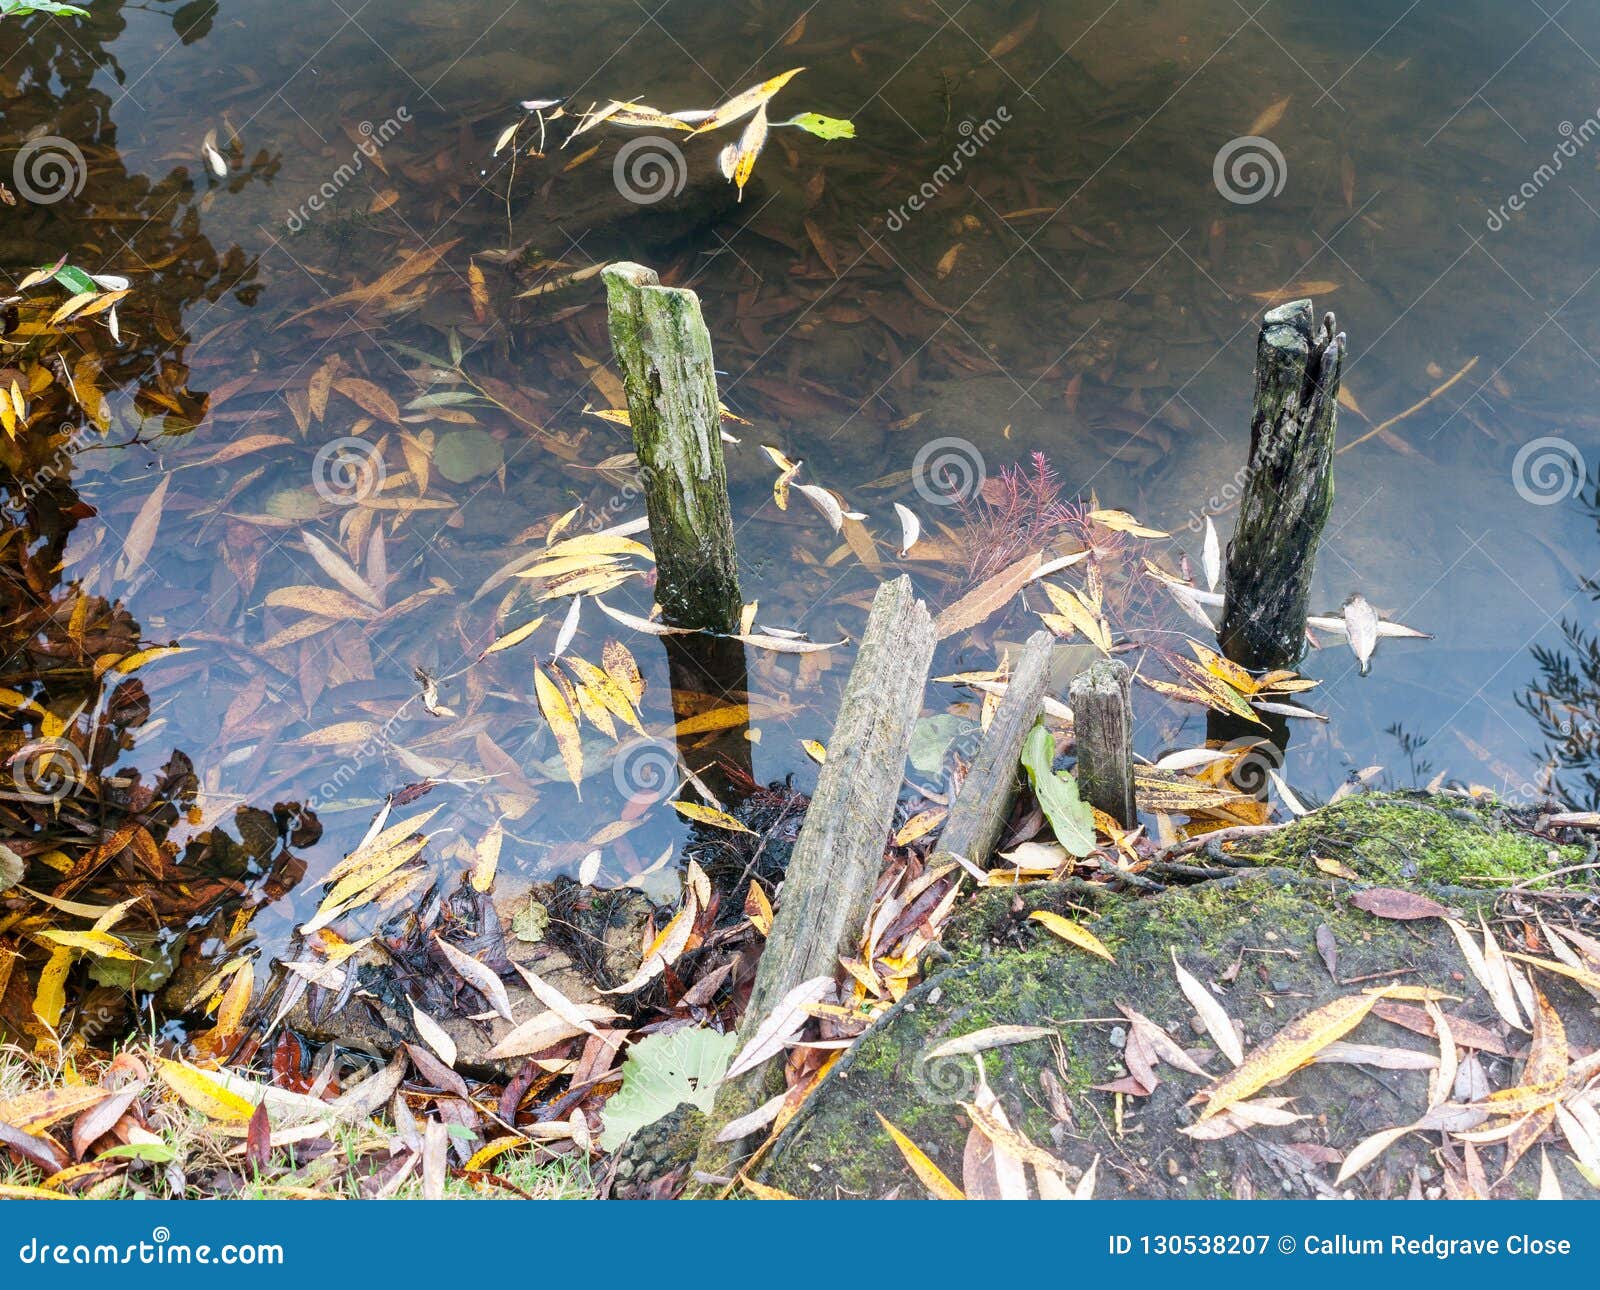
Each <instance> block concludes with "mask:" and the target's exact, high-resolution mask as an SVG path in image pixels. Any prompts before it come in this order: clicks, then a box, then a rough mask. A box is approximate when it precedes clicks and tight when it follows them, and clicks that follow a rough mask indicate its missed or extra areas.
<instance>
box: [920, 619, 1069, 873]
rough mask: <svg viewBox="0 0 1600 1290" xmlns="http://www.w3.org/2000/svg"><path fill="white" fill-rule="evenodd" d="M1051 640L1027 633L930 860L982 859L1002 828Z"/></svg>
mask: <svg viewBox="0 0 1600 1290" xmlns="http://www.w3.org/2000/svg"><path fill="white" fill-rule="evenodd" d="M1053 640H1054V637H1053V636H1052V635H1051V634H1050V633H1049V632H1042V631H1041V632H1035V633H1034V634H1033V635H1032V636H1030V637H1029V638H1028V643H1027V646H1026V647H1025V648H1024V649H1023V651H1022V657H1021V658H1020V659H1018V660H1017V665H1016V667H1015V668H1014V669H1012V672H1011V679H1010V680H1008V681H1007V682H1006V694H1005V698H1003V699H1002V700H1001V701H1000V707H999V709H998V710H997V711H996V712H995V714H994V719H993V720H991V721H990V722H989V728H988V729H987V730H985V731H984V732H983V740H982V742H981V743H980V744H979V745H978V755H977V756H976V757H975V758H974V759H973V762H972V766H971V768H970V769H969V770H968V771H967V778H966V779H965V781H963V783H962V785H961V791H960V792H959V793H957V794H956V800H955V804H954V805H953V806H952V807H951V808H950V817H949V818H948V819H947V820H946V821H945V823H944V830H943V832H941V833H940V835H939V846H938V849H937V850H936V851H935V852H934V855H933V858H932V860H931V861H930V862H929V863H930V865H939V864H943V863H945V862H947V861H949V860H952V859H953V858H954V857H955V856H961V857H963V858H964V859H966V860H970V861H971V862H972V863H973V864H976V865H982V864H985V863H987V861H988V858H989V855H990V853H991V852H993V850H994V849H995V845H996V844H997V843H998V842H999V841H1000V830H1001V828H1002V827H1004V825H1005V821H1006V816H1007V815H1008V814H1010V812H1011V803H1012V801H1013V799H1014V798H1015V797H1016V792H1017V763H1018V760H1019V759H1020V758H1021V756H1022V741H1023V740H1024V739H1026V738H1027V737H1028V731H1029V729H1031V728H1032V726H1033V723H1034V720H1035V719H1036V718H1037V717H1038V715H1039V706H1040V704H1041V703H1042V702H1043V701H1044V692H1045V687H1046V686H1047V685H1048V684H1049V682H1050V652H1051V649H1052V642H1053Z"/></svg>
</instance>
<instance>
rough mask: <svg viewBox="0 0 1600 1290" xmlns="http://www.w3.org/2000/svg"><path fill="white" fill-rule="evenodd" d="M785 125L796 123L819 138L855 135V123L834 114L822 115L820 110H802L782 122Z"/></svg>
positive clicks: (847, 137)
mask: <svg viewBox="0 0 1600 1290" xmlns="http://www.w3.org/2000/svg"><path fill="white" fill-rule="evenodd" d="M784 124H785V125H797V126H799V127H800V128H801V129H802V130H805V131H807V132H808V133H810V134H814V135H816V136H817V138H819V139H854V138H855V137H856V123H855V122H854V121H844V120H841V119H840V118H839V117H836V116H823V115H822V114H821V113H820V112H802V113H801V114H800V115H799V116H797V117H792V118H791V119H789V120H788V121H786V122H784Z"/></svg>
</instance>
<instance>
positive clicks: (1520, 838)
mask: <svg viewBox="0 0 1600 1290" xmlns="http://www.w3.org/2000/svg"><path fill="white" fill-rule="evenodd" d="M1536 814H1537V812H1535V811H1531V810H1516V809H1513V808H1510V807H1507V806H1505V805H1503V804H1501V803H1499V802H1496V801H1494V800H1493V799H1489V800H1485V801H1471V800H1468V799H1465V798H1459V797H1444V796H1440V795H1437V794H1428V793H1367V794H1363V795H1360V796H1356V797H1350V798H1346V799H1345V800H1344V801H1342V802H1336V803H1334V804H1333V805H1332V806H1325V807H1323V808H1322V809H1321V810H1319V811H1316V812H1314V813H1313V814H1311V815H1309V816H1306V817H1305V818H1303V819H1301V820H1298V821H1296V822H1295V823H1294V824H1292V825H1290V826H1289V827H1288V828H1286V829H1280V830H1278V831H1277V832H1276V833H1270V834H1267V835H1265V836H1263V837H1258V838H1252V839H1248V840H1246V841H1244V842H1242V843H1238V844H1236V845H1235V846H1234V847H1233V848H1232V850H1231V854H1232V855H1233V856H1235V857H1245V858H1249V859H1254V860H1256V861H1258V862H1260V863H1262V864H1278V865H1284V866H1286V867H1290V868H1295V869H1300V870H1302V871H1305V872H1309V873H1316V872H1319V870H1318V868H1317V863H1316V862H1317V861H1318V860H1319V859H1320V860H1323V861H1331V862H1334V863H1337V864H1342V865H1344V866H1346V867H1347V868H1349V869H1351V870H1353V871H1354V872H1355V873H1356V874H1358V875H1359V876H1360V877H1361V878H1362V879H1363V880H1365V881H1367V882H1375V883H1385V884H1390V885H1406V884H1408V883H1412V882H1419V881H1420V882H1425V883H1443V884H1447V885H1450V886H1454V887H1469V888H1470V887H1475V886H1476V887H1500V886H1508V885H1510V884H1511V883H1514V882H1519V881H1522V880H1524V879H1528V878H1534V877H1537V876H1538V875H1539V874H1542V873H1548V872H1550V871H1551V870H1552V869H1557V868H1561V867H1562V866H1564V865H1572V864H1580V863H1582V862H1583V860H1584V859H1585V858H1586V855H1587V853H1586V851H1585V850H1584V848H1582V847H1576V846H1568V847H1555V846H1552V845H1551V844H1550V843H1548V842H1546V841H1544V840H1542V839H1540V838H1536V837H1533V836H1531V835H1529V834H1528V833H1527V832H1526V831H1525V830H1526V828H1527V826H1528V825H1530V824H1531V823H1532V820H1533V817H1534V816H1535V815H1536Z"/></svg>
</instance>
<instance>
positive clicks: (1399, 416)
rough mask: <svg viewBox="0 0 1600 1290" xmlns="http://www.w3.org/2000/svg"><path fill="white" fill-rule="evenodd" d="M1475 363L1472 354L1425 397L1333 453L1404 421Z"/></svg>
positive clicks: (1425, 405) (1452, 383) (1361, 442)
mask: <svg viewBox="0 0 1600 1290" xmlns="http://www.w3.org/2000/svg"><path fill="white" fill-rule="evenodd" d="M1477 365H1478V359H1477V356H1476V355H1474V356H1473V359H1472V361H1471V362H1469V363H1468V364H1467V365H1466V366H1465V367H1463V368H1462V369H1461V370H1460V371H1459V372H1457V373H1456V374H1455V375H1454V376H1452V377H1451V378H1450V379H1449V380H1448V381H1446V382H1445V383H1444V384H1443V385H1441V386H1439V388H1438V389H1436V390H1434V391H1432V392H1431V393H1430V394H1429V395H1428V396H1427V397H1426V398H1423V399H1418V400H1417V402H1415V403H1413V404H1412V405H1411V406H1410V407H1409V408H1407V409H1406V410H1405V411H1404V412H1401V413H1397V414H1396V415H1395V416H1392V417H1390V418H1389V419H1388V420H1387V421H1384V422H1382V423H1381V424H1379V425H1375V426H1373V427H1372V429H1370V430H1368V431H1367V432H1366V434H1364V435H1362V436H1361V437H1360V438H1359V439H1352V440H1351V441H1350V442H1349V443H1347V444H1345V445H1344V447H1342V448H1336V449H1335V450H1334V455H1335V456H1338V455H1339V453H1341V452H1349V451H1350V449H1352V448H1357V447H1360V446H1361V445H1362V444H1364V443H1366V441H1367V440H1368V439H1371V438H1373V437H1374V436H1376V435H1380V434H1382V433H1383V432H1384V431H1385V430H1387V429H1388V428H1389V427H1390V426H1392V425H1397V424H1399V423H1400V422H1401V421H1404V420H1405V419H1406V418H1407V417H1409V416H1410V415H1411V414H1412V413H1413V412H1420V411H1421V410H1422V409H1423V408H1425V407H1427V406H1428V404H1430V403H1432V402H1433V401H1434V400H1435V399H1436V398H1438V397H1439V396H1440V395H1441V394H1443V393H1444V392H1445V391H1446V390H1448V389H1449V388H1450V387H1451V386H1452V385H1454V384H1455V383H1456V382H1457V381H1459V380H1460V379H1461V378H1462V377H1463V376H1465V375H1466V374H1467V373H1468V372H1470V371H1471V370H1472V369H1473V368H1475V367H1476V366H1477Z"/></svg>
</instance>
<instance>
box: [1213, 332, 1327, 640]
mask: <svg viewBox="0 0 1600 1290" xmlns="http://www.w3.org/2000/svg"><path fill="white" fill-rule="evenodd" d="M1344 350H1345V339H1344V335H1343V333H1337V334H1336V332H1335V323H1334V318H1333V315H1332V314H1331V313H1330V314H1328V315H1326V316H1325V317H1324V318H1323V320H1322V324H1321V326H1320V328H1319V327H1318V326H1317V325H1316V323H1315V321H1314V314H1313V311H1312V308H1311V302H1310V301H1309V300H1296V301H1294V302H1293V303H1292V304H1287V305H1283V306H1281V307H1280V308H1277V309H1274V310H1272V311H1271V312H1269V313H1268V314H1267V316H1266V318H1265V320H1264V321H1263V322H1262V326H1261V338H1260V341H1259V343H1258V344H1257V347H1256V387H1255V410H1254V413H1253V415H1252V417H1251V421H1250V462H1249V466H1248V474H1247V476H1246V479H1245V485H1244V496H1243V498H1242V500H1241V502H1240V506H1239V523H1238V526H1237V527H1236V528H1235V530H1234V534H1233V540H1232V541H1231V542H1229V543H1228V573H1227V585H1226V588H1225V598H1224V603H1223V610H1222V629H1221V631H1220V633H1219V635H1220V639H1221V642H1222V652H1223V653H1224V654H1226V655H1227V656H1228V658H1230V659H1232V660H1233V661H1234V662H1235V663H1238V664H1240V665H1241V666H1244V667H1248V668H1254V669H1263V668H1276V667H1289V666H1291V665H1293V664H1294V663H1295V662H1297V661H1298V660H1299V658H1300V655H1301V653H1302V651H1303V650H1304V648H1305V620H1306V609H1307V603H1308V599H1309V596H1310V592H1311V573H1312V564H1313V561H1314V560H1315V559H1316V554H1317V544H1318V542H1319V540H1320V539H1321V536H1322V528H1323V525H1324V524H1325V523H1326V522H1327V519H1328V513H1329V511H1331V510H1332V508H1333V442H1334V430H1335V426H1336V423H1337V420H1338V413H1339V376H1340V371H1341V368H1342V366H1343V361H1344Z"/></svg>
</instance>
